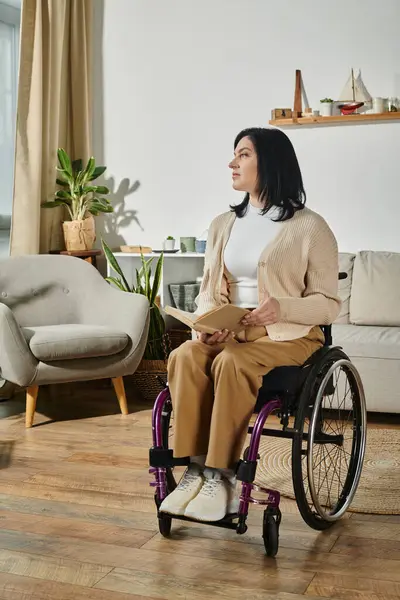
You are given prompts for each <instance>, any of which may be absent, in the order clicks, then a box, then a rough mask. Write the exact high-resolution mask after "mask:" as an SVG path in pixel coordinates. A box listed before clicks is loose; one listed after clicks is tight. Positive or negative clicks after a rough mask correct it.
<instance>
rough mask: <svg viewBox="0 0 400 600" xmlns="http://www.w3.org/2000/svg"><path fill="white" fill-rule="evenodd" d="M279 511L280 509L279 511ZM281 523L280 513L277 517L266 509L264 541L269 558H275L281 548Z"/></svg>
mask: <svg viewBox="0 0 400 600" xmlns="http://www.w3.org/2000/svg"><path fill="white" fill-rule="evenodd" d="M278 511H279V509H278ZM280 521H281V514H280V511H279V513H278V515H277V516H276V517H275V516H274V515H273V514H271V512H270V511H269V510H268V509H266V510H265V511H264V517H263V540H264V548H265V553H266V555H267V556H269V557H271V558H274V557H275V556H276V555H277V553H278V548H279V525H280Z"/></svg>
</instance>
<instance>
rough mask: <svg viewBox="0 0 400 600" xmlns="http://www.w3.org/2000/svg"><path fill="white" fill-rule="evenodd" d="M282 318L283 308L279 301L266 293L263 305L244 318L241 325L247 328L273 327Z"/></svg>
mask: <svg viewBox="0 0 400 600" xmlns="http://www.w3.org/2000/svg"><path fill="white" fill-rule="evenodd" d="M280 316H281V307H280V306H279V302H278V300H277V299H276V298H272V297H271V296H270V295H269V294H268V293H266V294H265V296H264V300H263V301H262V302H261V304H260V305H259V306H258V307H257V308H255V309H254V310H252V311H251V312H250V313H249V314H247V315H246V316H244V317H243V319H242V320H241V323H243V325H246V327H255V326H260V325H261V326H265V325H273V324H274V323H277V322H278V321H279V319H280Z"/></svg>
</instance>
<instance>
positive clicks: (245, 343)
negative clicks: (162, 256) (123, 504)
mask: <svg viewBox="0 0 400 600" xmlns="http://www.w3.org/2000/svg"><path fill="white" fill-rule="evenodd" d="M229 168H230V169H231V170H232V185H233V188H234V189H235V190H237V191H240V192H245V193H246V195H245V197H244V199H243V201H242V202H241V203H240V204H238V205H235V206H232V207H231V210H230V211H229V212H225V213H223V214H221V215H219V216H218V217H216V218H215V219H214V220H213V222H212V223H211V226H210V229H209V235H208V241H207V250H206V257H205V266H204V276H203V280H202V284H201V289H200V293H199V296H198V298H197V299H196V301H197V306H198V310H197V311H196V312H197V313H198V314H202V313H204V312H206V311H208V310H210V309H212V308H214V307H216V306H220V305H222V304H224V303H228V302H230V303H232V304H235V305H238V306H243V307H246V308H249V309H252V310H251V312H250V313H248V315H247V316H246V317H245V318H244V324H245V325H246V328H245V330H244V332H243V333H242V334H239V335H237V336H236V337H234V336H233V335H232V333H231V332H229V331H219V332H217V333H215V334H213V335H206V334H200V335H199V336H198V339H197V340H193V341H188V342H186V343H184V344H182V345H181V346H180V347H179V348H177V349H176V350H174V352H173V353H172V354H171V356H170V359H169V364H168V382H169V390H170V393H171V399H172V404H173V414H174V457H190V465H189V467H188V468H187V470H186V472H185V474H184V475H183V477H182V479H181V481H180V483H179V484H178V486H177V487H176V488H175V490H174V491H172V492H171V493H170V494H169V495H167V496H166V498H165V499H164V500H163V502H162V503H161V506H160V512H164V513H165V512H166V513H169V514H172V515H184V516H186V517H190V518H194V519H197V520H200V521H219V520H221V519H223V518H224V517H225V515H226V514H230V513H237V512H238V503H239V499H238V497H237V495H236V493H235V487H236V486H235V483H236V480H235V469H236V465H237V463H238V460H239V458H240V455H241V452H242V448H243V445H244V442H245V438H246V434H247V431H248V426H249V422H250V418H251V416H252V414H253V411H254V407H255V403H256V399H257V394H258V390H259V389H260V386H261V383H262V378H263V376H265V375H266V373H268V372H269V371H271V370H272V369H274V368H275V367H279V366H289V365H297V366H301V365H303V364H304V363H305V362H306V361H307V359H309V357H310V356H311V355H313V354H314V353H315V352H316V351H317V350H318V349H319V348H320V347H321V346H323V344H324V334H323V332H322V330H321V328H320V325H324V324H327V325H328V324H330V323H332V322H333V321H334V320H335V319H336V317H337V316H338V314H339V310H340V305H341V302H340V299H339V297H338V250H337V243H336V240H335V237H334V235H333V233H332V231H331V230H330V228H329V226H328V225H327V223H326V222H325V220H324V219H323V218H322V217H321V216H320V215H318V214H317V213H315V212H313V211H312V210H310V209H308V208H306V207H305V199H306V195H305V191H304V187H303V181H302V176H301V172H300V168H299V164H298V161H297V158H296V154H295V151H294V149H293V146H292V144H291V142H290V140H289V139H288V137H287V136H286V135H285V134H284V133H283V132H282V131H280V130H278V129H261V128H252V129H246V130H244V131H242V132H241V133H239V135H238V136H237V138H236V140H235V143H234V156H233V158H232V160H231V162H230V163H229Z"/></svg>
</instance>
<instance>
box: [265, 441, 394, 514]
mask: <svg viewBox="0 0 400 600" xmlns="http://www.w3.org/2000/svg"><path fill="white" fill-rule="evenodd" d="M259 454H260V460H259V464H258V468H257V483H258V484H259V485H262V486H264V487H269V488H272V489H275V490H278V491H279V492H281V494H282V496H286V497H287V498H294V497H295V496H294V492H293V484H292V464H291V463H292V444H291V441H290V440H286V439H282V438H271V437H263V438H261V443H260V450H259ZM349 510H350V511H352V512H357V513H372V514H377V515H397V514H400V430H396V429H368V433H367V449H366V453H365V459H364V467H363V471H362V475H361V479H360V483H359V485H358V489H357V493H356V495H355V497H354V500H353V503H352V505H351V507H350V509H349Z"/></svg>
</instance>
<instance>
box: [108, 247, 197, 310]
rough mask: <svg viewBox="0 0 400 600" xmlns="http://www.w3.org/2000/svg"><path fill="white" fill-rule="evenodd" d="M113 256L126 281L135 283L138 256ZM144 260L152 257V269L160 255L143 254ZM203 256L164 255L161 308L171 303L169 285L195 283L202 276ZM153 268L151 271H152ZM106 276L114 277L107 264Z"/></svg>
mask: <svg viewBox="0 0 400 600" xmlns="http://www.w3.org/2000/svg"><path fill="white" fill-rule="evenodd" d="M114 256H115V257H116V258H117V260H118V264H119V265H120V267H121V269H122V271H123V273H124V275H125V277H126V279H127V281H128V283H129V284H133V282H134V281H136V269H140V267H141V261H140V254H129V253H127V252H114ZM143 256H144V257H145V258H149V257H151V256H154V261H153V264H154V268H155V265H156V263H157V259H158V258H159V256H160V254H158V253H155V252H152V253H151V254H143ZM203 267H204V254H199V253H197V252H176V253H175V254H164V263H163V269H162V275H161V284H160V301H161V306H162V307H164V306H165V305H167V304H171V305H173V303H172V298H171V294H170V292H169V287H168V286H169V284H170V283H187V282H189V281H196V279H197V278H198V277H201V276H202V275H203ZM154 268H153V269H152V271H154ZM107 276H108V277H110V276H115V273H114V271H112V269H110V266H109V265H108V264H107Z"/></svg>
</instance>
